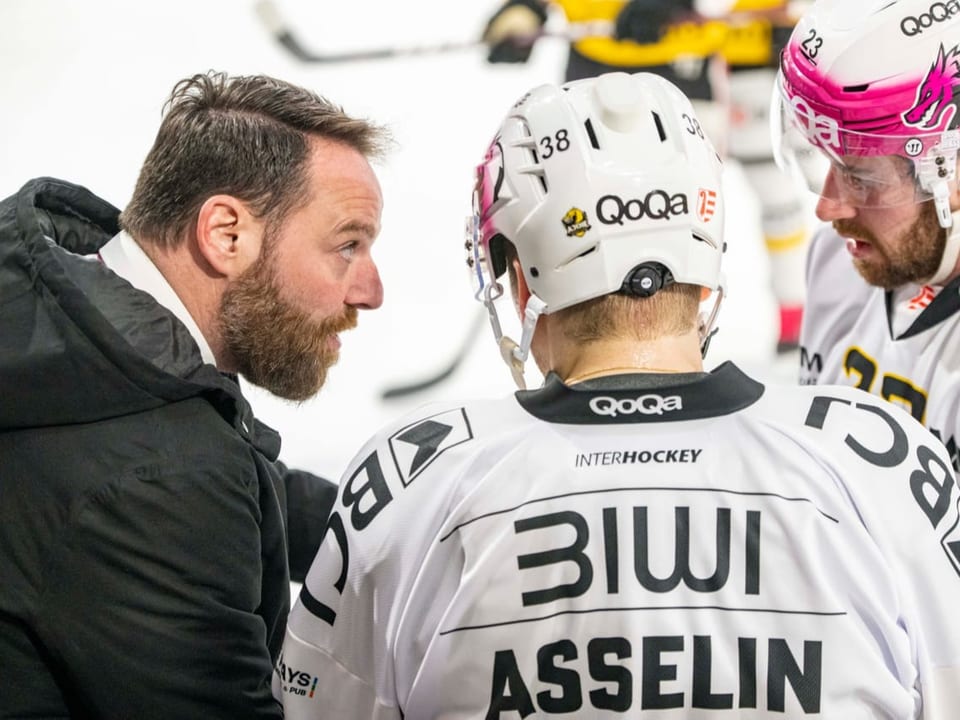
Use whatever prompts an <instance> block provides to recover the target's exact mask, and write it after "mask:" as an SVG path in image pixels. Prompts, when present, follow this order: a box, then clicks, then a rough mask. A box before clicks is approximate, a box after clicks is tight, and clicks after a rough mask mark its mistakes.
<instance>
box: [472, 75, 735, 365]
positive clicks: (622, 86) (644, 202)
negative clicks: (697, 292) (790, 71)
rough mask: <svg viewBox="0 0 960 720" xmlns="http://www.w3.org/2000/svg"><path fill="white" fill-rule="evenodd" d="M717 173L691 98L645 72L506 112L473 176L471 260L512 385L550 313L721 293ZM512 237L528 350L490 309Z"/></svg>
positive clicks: (575, 86)
mask: <svg viewBox="0 0 960 720" xmlns="http://www.w3.org/2000/svg"><path fill="white" fill-rule="evenodd" d="M721 167H722V163H721V160H720V157H719V155H718V154H717V152H716V151H715V150H714V147H713V145H712V144H711V142H710V140H709V139H708V138H707V137H706V136H705V135H704V133H703V131H702V130H701V128H700V125H699V122H698V121H697V118H696V115H695V113H694V110H693V107H692V106H691V104H690V101H689V100H688V99H687V98H686V97H685V96H684V95H683V93H681V92H680V90H679V89H677V88H676V87H675V86H674V85H672V84H671V83H670V82H668V81H666V80H664V79H663V78H661V77H659V76H656V75H653V74H650V73H635V74H627V73H621V72H615V73H607V74H604V75H600V76H597V77H595V78H588V79H585V80H578V81H573V82H569V83H566V84H565V85H562V86H559V87H557V86H555V85H542V86H540V87H537V88H535V89H533V90H531V91H530V92H529V93H527V94H526V95H524V96H523V97H522V98H521V99H520V100H519V101H518V102H517V103H516V104H515V105H514V106H513V107H512V108H511V109H510V110H509V112H508V113H507V115H506V117H505V119H504V120H503V122H502V123H501V126H500V129H499V131H498V133H497V134H496V136H495V138H494V140H493V142H492V143H491V144H490V146H489V148H488V150H487V153H486V156H485V158H484V160H483V162H482V163H481V164H480V165H479V166H478V167H477V177H476V186H475V189H474V198H473V207H474V215H473V217H472V218H470V219H469V222H468V238H467V250H468V259H467V262H468V265H470V268H471V271H472V273H473V276H474V280H475V290H476V292H477V297H478V299H480V300H482V301H484V302H485V303H487V307H488V309H489V310H490V313H491V323H492V325H493V329H494V334H495V335H496V338H497V341H498V342H499V343H500V346H501V350H502V352H503V354H504V358H505V359H506V360H507V362H508V363H509V364H510V365H511V367H512V368H513V369H514V377H515V378H517V370H518V364H519V372H520V373H521V374H522V365H523V363H524V362H525V360H526V356H527V352H528V350H529V345H530V340H531V338H532V333H533V328H534V326H535V324H536V320H537V317H539V315H540V314H541V313H551V312H554V311H556V310H560V309H562V308H566V307H569V306H571V305H575V304H577V303H581V302H584V301H586V300H590V299H591V298H595V297H599V296H601V295H606V294H609V293H615V292H619V291H621V290H625V291H627V292H629V291H630V289H631V288H633V289H634V291H635V294H641V295H643V294H652V292H655V291H656V289H657V288H658V287H659V286H660V284H661V283H663V282H664V278H665V280H666V282H670V280H671V279H672V280H673V281H676V282H683V283H692V284H696V285H702V286H704V287H707V288H710V289H711V290H716V289H718V288H719V286H720V258H721V255H722V254H723V229H724V203H723V201H722V198H721ZM504 241H510V242H511V243H512V244H513V245H514V247H515V248H516V251H517V255H518V257H519V260H520V264H521V266H522V269H523V275H524V278H525V280H526V283H527V285H528V286H529V288H530V292H531V294H532V296H531V299H530V302H529V303H528V304H527V307H526V308H525V309H524V318H523V321H524V328H523V337H522V339H521V342H520V344H519V346H518V345H517V344H516V343H514V342H513V341H512V340H510V339H509V338H504V337H503V335H502V333H501V331H500V325H499V321H498V318H497V316H496V309H495V307H494V306H493V300H495V299H496V298H497V297H499V295H500V294H501V293H502V288H501V286H500V284H499V283H498V282H497V278H499V277H501V275H502V274H503V272H504V271H505V270H506V258H505V255H504V250H503V243H504ZM658 272H659V275H658ZM721 294H722V293H718V294H717V300H716V302H715V306H714V312H712V313H711V319H710V321H709V323H707V324H706V326H705V327H703V328H702V329H701V332H702V333H703V335H704V338H706V337H708V336H709V334H710V327H711V326H712V323H713V320H714V319H715V316H716V308H717V306H718V305H719V299H720V296H721ZM705 345H706V342H705V340H704V347H705ZM517 382H518V384H521V381H520V380H519V379H517Z"/></svg>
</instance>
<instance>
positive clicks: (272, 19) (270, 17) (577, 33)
mask: <svg viewBox="0 0 960 720" xmlns="http://www.w3.org/2000/svg"><path fill="white" fill-rule="evenodd" d="M254 8H255V10H256V11H257V16H258V17H259V18H260V22H261V23H263V25H264V27H266V28H267V30H268V31H269V33H270V34H271V35H272V36H273V38H274V39H275V40H276V41H277V42H278V43H280V45H282V46H283V48H284V49H285V50H286V51H287V52H289V53H290V54H291V55H293V57H295V58H296V59H297V60H299V61H300V62H304V63H327V64H334V63H346V62H354V61H357V60H385V59H389V58H396V57H413V56H417V55H436V54H439V53H450V52H458V51H462V50H471V49H474V48H478V47H483V46H485V43H484V42H483V41H482V40H480V39H479V38H478V39H476V40H463V41H454V42H439V43H427V44H424V45H407V46H399V47H379V48H367V49H364V50H347V51H344V52H333V53H316V52H313V51H312V50H310V49H309V48H307V47H306V46H305V45H304V44H303V43H302V42H300V39H299V38H298V37H297V35H296V33H294V32H293V30H291V29H290V24H289V23H288V22H287V21H286V20H285V19H284V18H283V15H282V14H281V13H280V11H279V10H278V9H277V6H276V5H275V4H274V2H273V0H257V2H256V4H255V5H254ZM611 29H612V25H611V24H610V23H607V22H597V23H583V24H578V25H575V26H572V27H570V28H568V29H567V30H565V31H564V32H560V33H557V32H550V31H543V32H539V33H537V34H534V35H531V36H530V38H529V42H530V44H531V45H533V43H535V42H536V41H537V40H539V39H540V38H542V37H562V38H564V39H566V40H572V39H579V38H584V37H591V36H597V35H600V36H609V34H610V32H611Z"/></svg>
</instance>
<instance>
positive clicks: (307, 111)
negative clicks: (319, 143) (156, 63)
mask: <svg viewBox="0 0 960 720" xmlns="http://www.w3.org/2000/svg"><path fill="white" fill-rule="evenodd" d="M314 137H316V138H326V139H328V140H332V141H335V142H340V143H343V144H345V145H348V146H350V147H352V148H354V149H356V150H357V151H359V152H360V153H362V154H363V155H365V156H366V157H368V158H373V157H377V156H379V155H380V154H381V153H382V152H383V150H384V148H385V144H386V143H387V136H386V131H385V130H384V129H383V128H381V127H379V126H376V125H373V124H371V123H369V122H367V121H366V120H362V119H358V118H353V117H350V116H349V115H347V114H346V113H344V111H343V109H342V108H340V107H339V106H337V105H334V104H333V103H331V102H330V101H328V100H326V99H325V98H323V97H322V96H320V95H318V94H316V93H314V92H312V91H310V90H307V89H305V88H302V87H298V86H296V85H292V84H290V83H287V82H284V81H282V80H277V79H276V78H272V77H268V76H265V75H250V76H236V77H231V76H228V75H226V74H225V73H221V72H214V71H210V72H208V73H203V74H197V75H194V76H193V77H191V78H187V79H184V80H181V81H180V82H178V83H177V84H176V86H175V87H174V88H173V91H172V93H171V95H170V98H169V99H168V100H167V102H166V104H165V105H164V117H163V120H162V122H161V124H160V129H159V131H158V133H157V138H156V141H155V142H154V144H153V147H152V148H151V149H150V152H149V153H148V154H147V157H146V160H145V161H144V163H143V167H142V169H141V171H140V176H139V178H138V179H137V185H136V188H135V190H134V193H133V197H132V198H131V200H130V202H129V204H128V205H127V207H126V209H125V210H124V212H123V213H122V215H121V218H120V222H121V226H122V227H123V229H124V230H126V231H127V232H129V233H130V234H131V235H133V236H134V237H136V238H137V239H138V240H144V241H148V242H154V243H156V244H158V245H161V246H163V247H174V246H176V245H178V244H179V243H180V242H182V241H183V239H184V238H185V237H186V236H187V232H188V231H189V230H190V229H191V227H192V226H193V223H195V222H196V216H197V213H198V212H199V210H200V207H201V206H202V205H203V203H204V202H205V201H206V200H207V198H209V197H211V196H213V195H218V194H226V195H232V196H234V197H237V198H239V199H240V200H242V201H244V202H246V203H248V204H249V205H250V208H251V211H252V212H253V213H254V214H255V215H256V216H257V217H258V218H260V219H263V220H265V221H266V222H267V223H268V224H277V223H279V222H281V221H282V220H283V218H284V217H286V215H287V214H288V213H289V212H290V211H291V210H293V209H295V208H296V207H297V206H298V203H299V202H300V201H301V200H302V199H303V198H304V197H305V196H306V194H307V192H306V191H307V185H308V173H307V159H308V157H309V155H310V140H311V138H314Z"/></svg>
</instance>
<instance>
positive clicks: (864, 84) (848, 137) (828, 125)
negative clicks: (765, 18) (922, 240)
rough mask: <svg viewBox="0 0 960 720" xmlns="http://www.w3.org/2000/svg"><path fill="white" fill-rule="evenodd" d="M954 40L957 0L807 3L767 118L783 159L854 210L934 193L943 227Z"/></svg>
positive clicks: (958, 36)
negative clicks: (770, 113)
mask: <svg viewBox="0 0 960 720" xmlns="http://www.w3.org/2000/svg"><path fill="white" fill-rule="evenodd" d="M958 43H960V3H958V0H945V1H943V2H939V1H931V0H899V1H898V2H890V0H819V1H818V2H816V3H814V4H813V5H812V6H811V7H810V9H809V10H808V11H807V12H806V14H805V15H804V16H803V18H802V19H801V20H800V22H799V23H798V24H797V26H796V27H795V28H794V31H793V34H792V36H791V38H790V42H789V44H788V45H787V47H786V49H785V50H784V52H783V54H782V56H781V65H780V73H779V78H778V83H777V91H776V92H775V93H774V104H775V110H774V112H773V114H772V119H773V125H774V127H773V131H774V147H775V149H776V150H777V156H778V161H779V162H780V164H781V166H782V167H784V168H785V169H788V170H792V171H794V172H796V174H798V175H799V176H800V177H801V178H802V179H803V180H804V181H806V183H807V185H808V186H809V187H810V189H811V190H813V191H814V192H817V193H818V194H820V195H822V196H824V197H826V198H828V199H835V200H842V201H843V202H847V203H850V204H852V205H855V206H857V207H891V206H896V205H902V204H907V203H916V202H924V201H927V200H931V199H933V200H935V201H936V206H937V214H938V216H939V219H940V224H941V225H942V226H943V227H950V225H951V224H952V217H951V212H950V206H949V197H948V195H949V189H948V184H949V183H950V182H952V181H954V180H955V176H956V167H957V162H956V161H957V148H958V146H960V134H958V131H957V127H958V125H960V44H958ZM831 168H832V169H833V173H832V178H833V182H832V183H827V178H828V175H829V174H830V170H831Z"/></svg>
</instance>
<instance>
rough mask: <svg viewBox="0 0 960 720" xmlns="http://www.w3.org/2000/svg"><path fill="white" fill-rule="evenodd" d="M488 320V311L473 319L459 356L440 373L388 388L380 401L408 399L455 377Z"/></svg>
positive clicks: (382, 393)
mask: <svg viewBox="0 0 960 720" xmlns="http://www.w3.org/2000/svg"><path fill="white" fill-rule="evenodd" d="M486 318H487V313H486V311H482V312H479V313H477V315H476V317H474V319H473V322H472V323H471V324H470V329H469V331H468V332H467V334H466V336H464V338H463V340H462V341H461V343H460V348H459V349H458V350H457V354H456V355H455V356H454V357H453V359H452V360H451V361H450V362H449V363H448V364H447V365H446V366H445V367H444V368H443V369H442V370H440V372H438V373H436V374H434V375H431V376H430V377H427V378H424V379H422V380H418V381H416V382H412V383H408V384H405V385H396V386H394V387H390V388H386V389H385V390H383V391H382V392H381V393H380V399H381V400H393V399H395V398H400V397H407V396H408V395H415V394H416V393H420V392H423V391H424V390H429V389H430V388H432V387H436V386H437V385H439V384H440V383H442V382H443V381H444V380H446V379H447V378H449V377H450V376H451V375H453V374H454V373H455V372H456V371H457V370H458V369H459V368H460V366H461V365H463V361H464V360H466V358H467V355H468V354H469V353H470V348H472V347H473V344H474V342H476V339H477V337H478V336H479V335H480V330H481V329H482V328H483V325H484V324H485V323H486Z"/></svg>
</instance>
